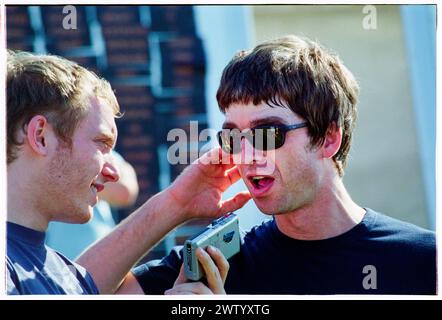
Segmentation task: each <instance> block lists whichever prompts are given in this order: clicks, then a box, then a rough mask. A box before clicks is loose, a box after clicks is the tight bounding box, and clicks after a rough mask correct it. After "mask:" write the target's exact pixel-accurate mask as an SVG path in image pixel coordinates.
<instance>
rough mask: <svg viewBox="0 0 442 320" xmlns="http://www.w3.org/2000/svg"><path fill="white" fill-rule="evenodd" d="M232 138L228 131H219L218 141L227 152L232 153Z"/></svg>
mask: <svg viewBox="0 0 442 320" xmlns="http://www.w3.org/2000/svg"><path fill="white" fill-rule="evenodd" d="M229 140H232V139H231V138H230V135H229V134H228V133H227V132H226V131H219V132H218V143H219V145H220V147H221V148H222V149H223V150H224V151H225V152H227V153H232V151H233V148H232V147H233V144H232V143H231V142H230V141H229Z"/></svg>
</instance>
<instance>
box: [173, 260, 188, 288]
mask: <svg viewBox="0 0 442 320" xmlns="http://www.w3.org/2000/svg"><path fill="white" fill-rule="evenodd" d="M186 282H187V277H186V274H185V273H184V264H181V268H180V274H179V275H178V278H176V280H175V284H174V286H176V285H177V284H181V283H186Z"/></svg>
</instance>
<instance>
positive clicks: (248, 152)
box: [241, 138, 256, 164]
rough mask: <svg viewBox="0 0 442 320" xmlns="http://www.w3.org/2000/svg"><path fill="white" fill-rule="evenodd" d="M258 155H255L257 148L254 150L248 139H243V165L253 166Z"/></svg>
mask: <svg viewBox="0 0 442 320" xmlns="http://www.w3.org/2000/svg"><path fill="white" fill-rule="evenodd" d="M255 157H256V154H255V148H253V145H252V144H251V143H250V142H249V140H248V139H246V138H242V139H241V163H243V164H253V163H255V162H256V159H255Z"/></svg>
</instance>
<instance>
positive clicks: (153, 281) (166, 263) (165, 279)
mask: <svg viewBox="0 0 442 320" xmlns="http://www.w3.org/2000/svg"><path fill="white" fill-rule="evenodd" d="M181 249H182V247H181V246H180V247H175V248H173V249H172V251H171V252H170V254H169V255H167V256H166V257H164V258H163V259H161V260H152V261H149V262H147V263H145V264H142V265H140V266H138V267H136V268H134V269H133V270H132V273H133V274H134V276H135V278H136V279H137V281H138V283H139V284H140V286H141V288H142V289H143V291H144V293H145V294H164V291H166V290H167V289H170V288H172V287H173V284H174V282H175V280H176V278H177V277H178V274H179V272H180V268H181V264H182V261H183V260H182V250H181Z"/></svg>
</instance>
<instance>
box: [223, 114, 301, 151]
mask: <svg viewBox="0 0 442 320" xmlns="http://www.w3.org/2000/svg"><path fill="white" fill-rule="evenodd" d="M304 127H307V123H306V122H303V123H298V124H292V125H288V126H284V125H264V126H258V127H255V128H251V129H250V130H249V131H247V132H241V131H239V129H223V130H221V131H219V132H218V133H217V137H218V143H219V145H220V146H221V148H222V149H223V150H224V151H225V152H227V153H230V154H234V153H235V154H236V153H239V152H241V138H242V137H244V138H246V139H247V140H248V141H249V143H251V144H252V146H253V148H254V149H256V150H262V151H267V150H273V149H278V148H281V147H282V146H283V145H284V142H285V135H286V133H287V132H289V131H291V130H295V129H299V128H304Z"/></svg>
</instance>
